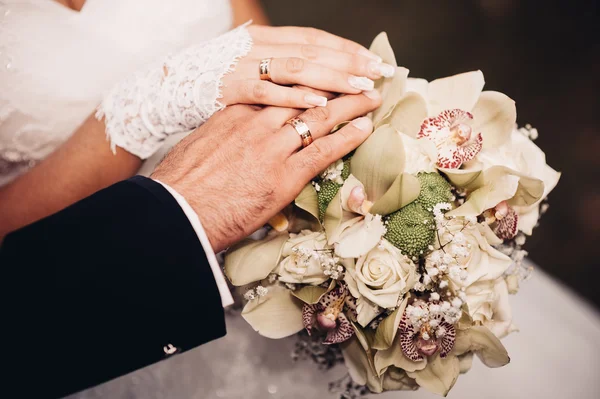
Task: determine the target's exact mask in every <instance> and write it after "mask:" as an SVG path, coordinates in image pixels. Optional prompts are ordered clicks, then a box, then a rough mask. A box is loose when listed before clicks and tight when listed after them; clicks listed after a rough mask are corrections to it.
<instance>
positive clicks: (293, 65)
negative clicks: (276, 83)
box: [285, 57, 304, 73]
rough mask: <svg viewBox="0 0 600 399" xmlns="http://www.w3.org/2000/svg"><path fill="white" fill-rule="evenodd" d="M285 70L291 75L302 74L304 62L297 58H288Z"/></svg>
mask: <svg viewBox="0 0 600 399" xmlns="http://www.w3.org/2000/svg"><path fill="white" fill-rule="evenodd" d="M285 69H286V71H288V72H289V73H298V72H302V70H303V69H304V60H303V59H302V58H297V57H292V58H288V59H287V61H286V62H285Z"/></svg>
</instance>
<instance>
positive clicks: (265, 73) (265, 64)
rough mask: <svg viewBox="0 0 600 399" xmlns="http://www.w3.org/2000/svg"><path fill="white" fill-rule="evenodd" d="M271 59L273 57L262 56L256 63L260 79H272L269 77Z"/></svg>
mask: <svg viewBox="0 0 600 399" xmlns="http://www.w3.org/2000/svg"><path fill="white" fill-rule="evenodd" d="M272 60H273V58H263V59H262V60H260V63H259V64H258V72H259V73H260V80H268V81H269V82H271V81H272V79H271V61H272Z"/></svg>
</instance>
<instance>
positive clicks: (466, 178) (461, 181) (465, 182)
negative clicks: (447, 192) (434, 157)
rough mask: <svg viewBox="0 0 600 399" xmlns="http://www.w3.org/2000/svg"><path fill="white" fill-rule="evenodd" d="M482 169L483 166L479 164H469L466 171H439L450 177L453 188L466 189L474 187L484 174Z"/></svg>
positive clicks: (441, 169) (444, 169)
mask: <svg viewBox="0 0 600 399" xmlns="http://www.w3.org/2000/svg"><path fill="white" fill-rule="evenodd" d="M482 168H483V165H481V164H478V163H477V162H469V167H468V168H466V169H446V168H438V170H439V171H440V172H441V173H443V174H445V175H446V176H447V177H448V180H450V183H452V185H453V186H455V187H459V188H465V187H470V186H472V185H473V183H474V182H475V181H477V178H478V177H479V176H480V175H481V173H482V172H483V170H482Z"/></svg>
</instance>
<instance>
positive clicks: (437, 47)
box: [263, 0, 600, 307]
mask: <svg viewBox="0 0 600 399" xmlns="http://www.w3.org/2000/svg"><path fill="white" fill-rule="evenodd" d="M263 4H264V6H265V9H266V11H267V14H268V15H269V18H270V19H271V22H272V24H273V25H301V26H314V27H317V28H321V29H325V30H328V31H330V32H332V33H335V34H338V35H340V36H344V37H347V38H349V39H352V40H355V41H357V42H359V43H362V44H364V45H366V46H368V45H369V44H370V42H371V40H372V39H373V38H374V37H375V36H376V35H377V34H378V33H379V32H380V31H386V32H387V34H388V36H389V39H390V42H391V43H392V46H393V47H394V50H395V53H396V58H397V59H398V63H399V64H400V65H402V66H405V67H407V68H409V69H410V76H413V77H422V78H426V79H427V80H432V79H435V78H438V77H443V76H449V75H453V74H456V73H460V72H466V71H470V70H475V69H481V70H482V71H483V73H484V75H485V79H486V87H485V88H486V89H487V90H498V91H501V92H503V93H506V94H507V95H508V96H510V97H511V98H513V99H514V100H515V101H516V103H517V111H518V122H519V124H520V125H524V124H526V123H530V124H532V125H533V126H534V127H536V128H537V129H538V130H539V132H540V137H539V138H538V140H537V144H538V145H539V146H540V147H541V148H542V149H543V150H544V151H545V152H546V156H547V160H548V163H549V164H550V165H551V166H552V167H554V168H555V169H556V170H559V171H562V172H563V176H562V179H561V181H560V182H559V184H558V187H557V188H556V189H555V190H554V191H553V192H552V193H551V195H550V209H549V211H548V213H547V214H546V215H545V216H544V218H543V219H542V222H541V226H540V227H539V228H538V229H537V230H536V231H535V233H534V236H533V238H531V239H530V240H529V241H528V243H527V246H526V249H527V250H529V252H530V258H531V259H532V260H533V261H534V262H535V263H537V264H538V265H539V267H540V268H542V269H544V270H545V271H547V272H549V273H550V274H551V275H553V276H555V277H557V278H558V279H559V280H561V281H563V282H565V283H566V284H567V285H569V286H571V287H572V288H573V289H574V290H575V291H576V292H577V293H579V294H580V295H581V296H583V297H585V298H587V299H588V300H589V301H591V302H593V303H594V304H595V305H596V306H597V307H600V284H599V283H600V178H599V177H598V172H600V99H599V91H600V76H599V75H600V40H599V39H598V38H599V37H600V35H599V33H600V32H599V30H600V29H599V25H600V18H599V10H598V9H599V1H597V0H594V1H588V0H574V1H555V0H301V1H297V0H294V1H292V0H263Z"/></svg>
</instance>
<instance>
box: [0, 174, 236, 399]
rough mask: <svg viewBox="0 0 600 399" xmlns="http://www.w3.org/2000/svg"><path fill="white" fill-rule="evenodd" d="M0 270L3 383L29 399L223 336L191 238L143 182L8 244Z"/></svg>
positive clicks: (173, 209) (159, 191) (203, 262)
mask: <svg viewBox="0 0 600 399" xmlns="http://www.w3.org/2000/svg"><path fill="white" fill-rule="evenodd" d="M0 273H1V276H2V277H1V278H0V284H2V288H1V294H0V295H1V298H2V300H1V301H0V309H2V315H3V316H2V317H3V321H2V330H3V333H2V334H3V335H4V345H5V350H4V355H3V363H4V364H5V365H8V366H9V367H8V368H9V372H8V375H6V374H5V375H4V378H3V380H5V381H6V383H7V384H8V387H9V392H10V391H11V387H12V388H15V389H18V392H19V393H20V396H22V397H59V396H64V395H67V394H69V393H73V392H76V391H79V390H82V389H85V388H88V387H91V386H93V385H96V384H99V383H101V382H104V381H107V380H110V379H112V378H115V377H117V376H120V375H123V374H125V373H128V372H130V371H133V370H136V369H139V368H142V367H144V366H146V365H149V364H151V363H154V362H157V361H159V360H161V359H164V358H165V357H168V356H170V355H171V354H173V352H176V353H177V352H183V351H186V350H189V349H191V348H193V347H195V346H198V345H201V344H203V343H205V342H208V341H210V340H213V339H216V338H219V337H221V336H223V335H224V334H225V321H224V313H223V308H222V305H221V298H220V295H219V292H218V289H217V286H216V284H215V280H214V277H213V274H212V272H211V269H210V266H209V264H208V261H207V259H206V256H205V254H204V251H203V249H202V245H201V244H200V242H199V241H198V237H197V235H196V233H195V231H194V230H193V228H192V227H191V225H190V223H189V221H188V219H187V218H186V216H185V215H184V213H183V211H182V210H181V208H180V207H179V205H178V204H177V202H176V201H175V200H174V198H173V197H172V196H171V195H170V194H169V193H168V192H167V191H166V189H165V188H164V187H162V186H161V185H160V184H158V183H156V182H154V181H152V180H150V179H146V178H143V177H139V176H136V177H134V178H132V179H130V180H127V181H123V182H120V183H117V184H115V185H113V186H111V187H109V188H107V189H105V190H102V191H100V192H98V193H96V194H94V195H92V196H91V197H88V198H86V199H84V200H82V201H80V202H78V203H76V204H74V205H72V206H71V207H69V208H67V209H65V210H63V211H61V212H59V213H57V214H55V215H52V216H50V217H48V218H46V219H43V220H41V221H39V222H36V223H34V224H32V225H29V226H27V227H25V228H23V229H21V230H18V231H16V232H14V233H12V234H10V235H9V236H7V237H6V239H5V241H4V243H3V245H2V247H1V248H0ZM6 383H5V384H6ZM3 385H4V384H3ZM5 386H6V385H5ZM10 397H12V396H10ZM15 397H16V396H15Z"/></svg>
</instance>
